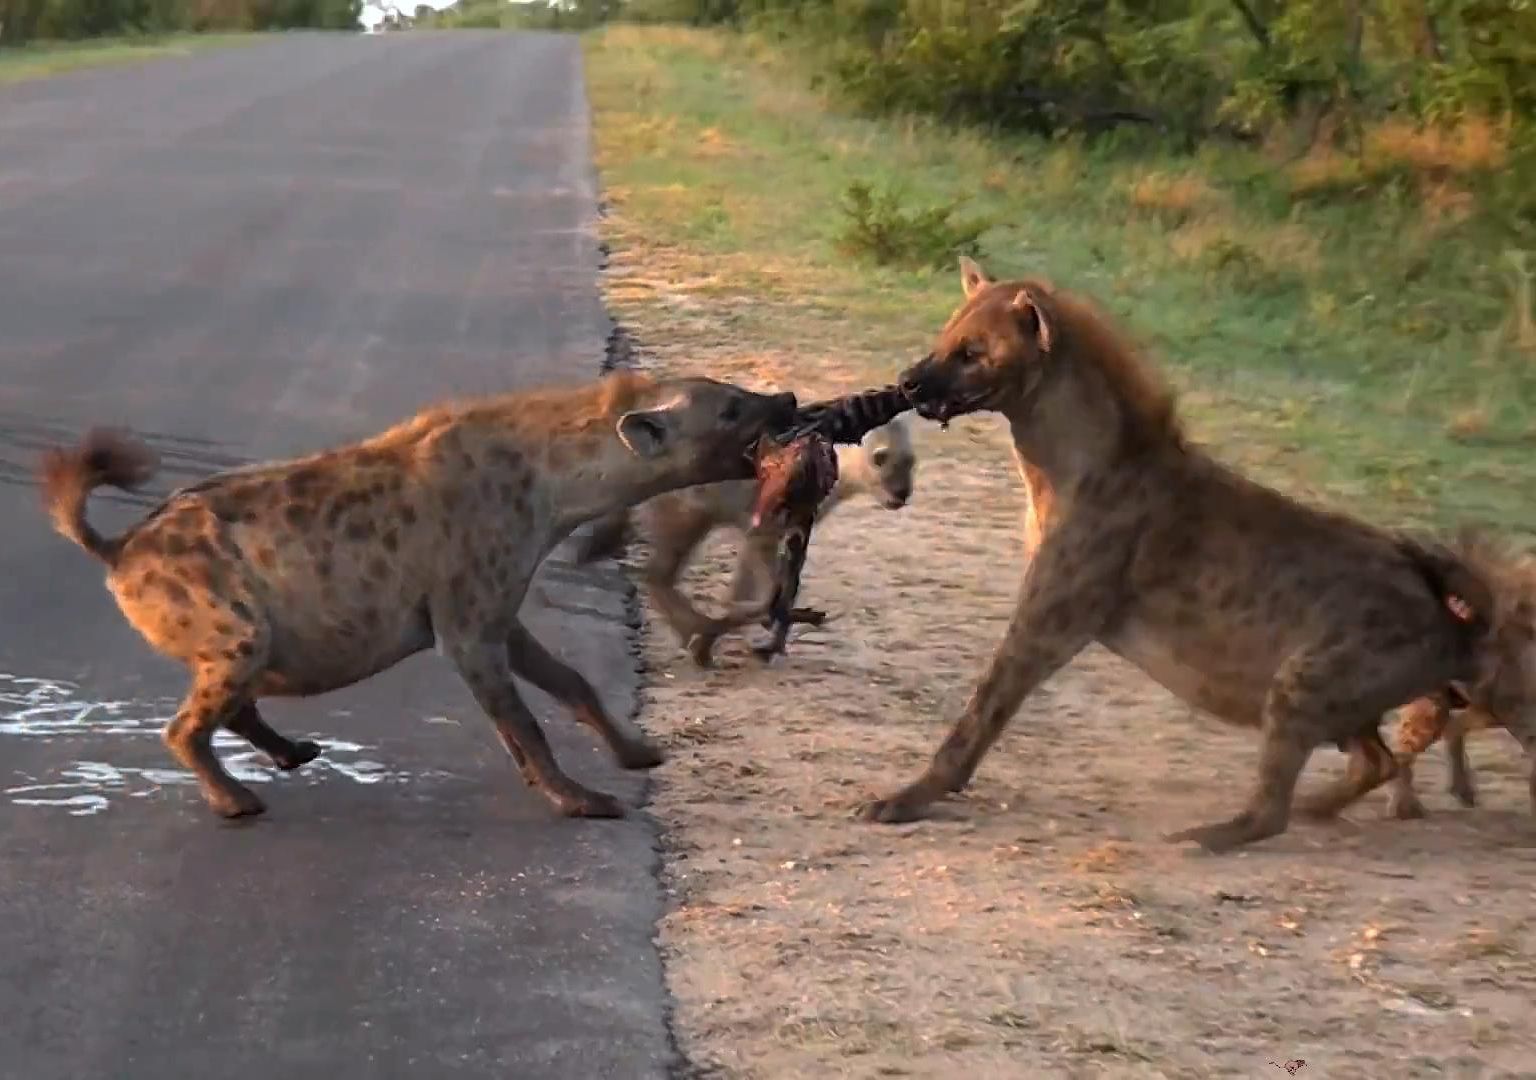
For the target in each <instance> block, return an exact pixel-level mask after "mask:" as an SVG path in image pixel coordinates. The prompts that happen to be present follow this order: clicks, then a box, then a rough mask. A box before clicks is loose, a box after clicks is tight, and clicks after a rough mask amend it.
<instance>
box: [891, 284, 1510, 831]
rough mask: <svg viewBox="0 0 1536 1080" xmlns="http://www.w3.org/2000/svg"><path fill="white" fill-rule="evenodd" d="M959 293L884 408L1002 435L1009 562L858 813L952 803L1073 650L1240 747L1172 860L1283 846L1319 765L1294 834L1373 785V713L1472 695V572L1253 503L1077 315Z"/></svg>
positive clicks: (1401, 542)
mask: <svg viewBox="0 0 1536 1080" xmlns="http://www.w3.org/2000/svg"><path fill="white" fill-rule="evenodd" d="M961 280H962V284H963V287H964V293H965V299H964V301H963V303H962V304H961V305H960V306H959V308H957V309H956V311H955V312H954V314H953V315H952V316H951V317H950V319H949V321H948V322H947V324H946V325H945V326H944V327H943V329H942V330H941V331H940V333H939V334H938V337H937V340H936V341H935V343H934V346H933V350H932V352H931V353H930V354H929V355H928V356H927V357H926V358H924V359H923V360H922V361H920V362H919V363H917V364H915V365H913V366H912V367H911V368H909V369H908V370H907V371H906V372H904V373H903V376H902V388H903V390H904V391H905V392H906V393H907V396H908V397H909V398H910V399H911V400H912V402H913V403H914V404H915V405H916V407H917V410H918V412H919V414H920V415H922V416H924V417H926V418H928V419H931V420H938V421H941V422H943V421H947V420H948V419H950V418H951V417H954V416H959V415H963V414H967V413H974V412H981V411H990V412H996V413H1000V414H1001V415H1002V416H1004V417H1005V418H1006V419H1007V420H1008V422H1009V424H1010V426H1011V429H1012V434H1013V442H1014V451H1015V455H1016V457H1017V460H1018V462H1019V466H1020V472H1021V474H1022V477H1023V479H1024V482H1025V484H1026V485H1027V486H1028V488H1029V495H1030V515H1029V522H1030V523H1029V526H1028V528H1029V530H1030V533H1031V534H1032V535H1030V536H1029V537H1028V539H1027V542H1026V547H1028V548H1030V549H1031V550H1030V557H1029V560H1028V564H1027V566H1026V567H1025V568H1024V577H1023V583H1022V587H1021V589H1020V592H1019V596H1018V602H1017V605H1016V608H1015V611H1014V614H1013V618H1012V621H1011V623H1010V625H1009V628H1008V630H1007V632H1006V634H1005V636H1004V638H1003V641H1002V642H1001V644H1000V645H999V646H998V648H997V650H996V653H995V655H994V656H993V658H992V661H991V664H990V666H989V667H988V669H987V671H986V672H985V674H984V675H983V676H982V678H981V680H980V682H979V683H978V685H977V687H976V689H975V691H974V693H973V694H972V695H971V698H970V700H969V701H968V702H967V703H966V705H965V708H964V710H963V712H962V714H961V716H960V718H959V720H958V721H957V722H956V724H955V725H954V727H953V730H952V731H951V732H950V733H949V735H948V736H947V737H946V738H945V739H944V741H943V742H942V744H941V745H940V746H939V748H938V750H937V752H936V753H935V754H934V757H933V760H932V762H931V763H930V765H929V766H928V768H927V769H926V770H925V771H924V772H923V773H922V774H921V775H920V776H918V777H917V778H915V779H914V780H913V781H912V782H911V783H910V784H908V785H906V786H905V787H903V788H900V789H899V790H895V791H892V792H890V793H889V794H887V795H885V796H884V797H882V798H878V799H875V800H873V801H871V802H869V803H867V804H866V805H865V806H864V807H863V810H862V813H863V815H864V816H865V817H866V818H867V819H870V820H874V821H883V822H896V821H906V820H910V819H912V818H915V817H918V816H920V815H921V814H922V813H923V811H924V809H925V808H926V807H927V806H928V805H929V804H931V803H932V802H934V801H935V800H937V799H940V798H942V797H943V796H944V795H945V794H946V793H948V792H954V791H960V790H962V789H963V788H965V787H966V786H967V785H968V784H969V783H970V780H971V778H972V776H973V774H974V773H975V771H976V768H977V766H978V765H979V764H980V763H981V760H982V758H983V757H984V756H985V754H986V753H987V751H988V749H990V747H991V746H992V744H993V743H994V742H995V741H996V739H997V738H998V736H999V735H1000V734H1001V733H1002V730H1003V728H1004V727H1005V726H1006V725H1007V723H1008V722H1009V720H1010V719H1011V718H1012V717H1013V715H1014V713H1015V712H1016V711H1017V710H1018V709H1019V707H1020V705H1021V704H1022V703H1023V701H1024V700H1025V698H1027V697H1028V696H1029V694H1030V693H1031V692H1032V691H1033V690H1034V689H1035V688H1036V687H1038V686H1039V685H1040V684H1041V683H1042V682H1044V681H1045V680H1046V679H1047V678H1049V677H1050V676H1051V675H1052V674H1054V673H1055V672H1057V671H1058V670H1060V668H1061V667H1062V666H1064V665H1065V664H1066V663H1068V662H1069V661H1070V660H1072V658H1073V657H1075V656H1076V655H1077V654H1078V653H1079V652H1080V651H1081V650H1082V649H1083V648H1084V647H1085V646H1087V645H1088V644H1090V643H1092V642H1099V643H1101V644H1103V645H1104V646H1105V647H1107V648H1109V649H1110V650H1111V651H1113V652H1115V653H1117V654H1119V655H1120V656H1122V657H1124V658H1125V659H1127V660H1129V661H1130V662H1132V663H1133V664H1135V665H1137V666H1138V667H1140V668H1141V669H1142V671H1144V672H1145V673H1146V674H1147V675H1148V676H1150V677H1151V678H1152V679H1154V680H1156V681H1157V682H1159V683H1160V684H1162V685H1163V686H1164V687H1166V688H1167V689H1168V690H1170V691H1172V692H1173V693H1174V694H1176V695H1178V696H1179V697H1180V698H1182V699H1183V700H1184V701H1186V702H1188V703H1190V704H1191V705H1194V706H1196V707H1198V708H1201V709H1204V710H1205V711H1207V712H1209V713H1212V714H1214V715H1215V716H1217V717H1219V718H1221V719H1224V720H1226V721H1228V722H1231V723H1234V724H1239V725H1243V726H1247V727H1251V728H1254V729H1256V730H1257V731H1258V732H1259V733H1260V750H1259V763H1258V776H1257V780H1256V783H1255V786H1254V787H1253V789H1252V792H1251V795H1250V797H1249V799H1248V804H1247V806H1246V808H1245V809H1244V810H1243V811H1242V812H1241V813H1239V814H1237V815H1236V816H1235V817H1233V818H1232V819H1230V820H1228V821H1222V822H1217V823H1213V824H1209V825H1202V826H1198V827H1195V828H1189V829H1184V830H1182V831H1179V832H1176V833H1174V834H1172V835H1171V836H1170V837H1169V839H1170V840H1194V841H1197V842H1198V843H1199V844H1200V845H1202V846H1203V847H1205V848H1206V849H1208V850H1211V851H1225V850H1229V849H1231V848H1235V847H1237V846H1239V845H1243V844H1248V843H1252V842H1254V841H1257V840H1262V839H1264V838H1265V837H1269V836H1274V835H1276V834H1278V833H1281V832H1284V831H1285V829H1286V828H1287V827H1288V825H1289V822H1290V818H1291V813H1292V799H1293V795H1294V792H1295V788H1296V782H1297V778H1298V777H1299V776H1300V774H1301V771H1302V768H1303V766H1305V764H1306V762H1307V760H1308V758H1309V757H1310V756H1311V754H1312V751H1313V750H1314V749H1315V748H1317V747H1318V746H1320V745H1324V744H1336V745H1338V746H1340V747H1341V748H1344V749H1347V751H1348V752H1349V754H1350V762H1349V769H1348V774H1347V775H1346V776H1345V777H1344V778H1342V779H1341V780H1340V781H1339V782H1337V783H1336V784H1334V785H1332V786H1330V787H1329V788H1327V789H1326V790H1322V791H1319V792H1316V793H1313V794H1312V795H1310V796H1308V797H1304V798H1302V799H1299V800H1297V809H1299V810H1300V811H1301V812H1302V813H1305V814H1307V815H1310V816H1317V817H1327V816H1330V815H1333V814H1336V813H1338V812H1339V810H1341V809H1342V808H1343V807H1345V806H1347V805H1349V804H1350V803H1352V802H1354V801H1355V800H1356V799H1358V798H1359V797H1360V796H1361V795H1363V794H1364V793H1366V792H1367V791H1370V790H1372V789H1373V788H1375V787H1377V786H1379V785H1380V784H1382V783H1384V782H1385V781H1386V780H1388V779H1389V778H1390V777H1391V776H1392V774H1393V772H1394V769H1395V763H1394V760H1393V757H1392V754H1391V753H1390V751H1389V750H1388V749H1387V747H1386V746H1385V744H1384V743H1383V741H1382V738H1381V734H1380V724H1381V721H1382V719H1383V716H1384V714H1385V713H1386V712H1387V711H1388V710H1391V709H1393V708H1396V707H1397V706H1400V705H1403V704H1406V703H1407V702H1410V701H1413V700H1415V699H1417V698H1420V697H1424V696H1426V695H1430V694H1434V693H1438V692H1440V691H1441V690H1443V689H1444V688H1445V687H1447V686H1448V685H1450V684H1451V683H1452V682H1454V681H1457V680H1465V679H1467V678H1469V677H1470V676H1471V674H1472V672H1473V670H1474V668H1475V666H1476V662H1477V657H1478V655H1479V652H1480V650H1482V649H1483V648H1484V646H1485V643H1486V637H1487V633H1488V620H1487V618H1486V617H1485V616H1486V614H1487V613H1488V612H1489V611H1490V609H1491V606H1492V584H1491V583H1490V582H1489V580H1488V579H1487V577H1486V575H1484V574H1482V573H1480V572H1479V570H1478V569H1477V567H1476V566H1475V564H1473V563H1472V562H1470V561H1469V560H1466V559H1464V558H1461V557H1459V556H1458V555H1457V554H1456V553H1455V552H1453V551H1451V550H1450V549H1448V548H1446V547H1444V546H1441V545H1437V544H1429V543H1420V542H1417V541H1415V540H1413V539H1411V538H1408V537H1405V536H1401V535H1398V534H1396V533H1392V532H1389V531H1386V530H1383V529H1379V528H1376V527H1373V526H1372V525H1370V524H1367V523H1366V522H1364V521H1361V520H1359V519H1357V518H1355V517H1353V516H1350V515H1345V514H1337V513H1329V512H1326V511H1324V510H1322V509H1319V508H1316V507H1313V506H1309V505H1306V504H1304V503H1302V502H1300V501H1298V500H1296V499H1292V498H1290V497H1288V496H1286V495H1284V494H1282V493H1280V492H1278V491H1274V490H1272V489H1270V488H1267V487H1265V486H1263V485H1261V484H1258V483H1256V482H1255V481H1253V480H1251V479H1249V478H1248V477H1245V476H1244V475H1242V474H1241V473H1240V472H1238V471H1237V470H1235V469H1233V468H1231V467H1230V466H1228V465H1226V464H1224V463H1222V462H1220V461H1218V460H1217V459H1216V458H1215V457H1213V456H1212V455H1210V454H1209V453H1207V452H1206V451H1205V450H1203V449H1201V448H1200V447H1198V446H1196V445H1194V444H1193V443H1191V442H1190V441H1188V440H1187V439H1186V438H1185V435H1184V430H1183V427H1182V425H1181V423H1180V421H1179V418H1178V413H1177V408H1176V400H1175V396H1174V394H1173V392H1172V391H1171V389H1170V388H1169V387H1168V386H1167V385H1166V383H1165V382H1164V381H1163V380H1162V379H1161V378H1160V377H1159V376H1158V374H1157V373H1156V371H1155V369H1154V368H1153V367H1152V365H1151V364H1150V363H1149V362H1148V361H1147V360H1146V359H1145V358H1144V357H1143V356H1141V355H1140V354H1139V353H1138V351H1137V350H1136V349H1135V348H1134V347H1133V346H1132V345H1131V343H1130V342H1129V341H1128V340H1127V339H1126V338H1125V337H1124V336H1123V335H1122V334H1120V333H1119V332H1118V331H1117V330H1116V329H1115V328H1114V327H1113V325H1112V323H1111V321H1110V320H1109V319H1108V318H1107V317H1106V316H1105V315H1104V314H1103V313H1102V312H1100V311H1099V310H1098V309H1097V308H1096V307H1095V306H1094V305H1092V304H1091V302H1089V301H1088V300H1086V299H1085V298H1082V297H1079V296H1075V295H1073V294H1071V293H1068V292H1066V291H1065V290H1061V289H1057V288H1055V287H1054V286H1053V285H1051V284H1050V283H1049V282H1046V281H1043V280H1040V279H1035V278H1026V279H1019V280H1007V281H997V280H993V279H992V278H991V277H989V276H988V275H987V274H986V273H985V272H984V271H983V270H982V269H981V268H980V267H979V266H977V265H976V264H975V263H974V262H972V261H970V260H966V261H965V262H964V263H963V264H962V267H961ZM1453 597H1455V598H1460V599H1461V600H1463V601H1465V602H1466V606H1467V607H1468V608H1469V609H1470V611H1471V612H1473V613H1474V617H1472V618H1469V619H1463V618H1461V617H1459V616H1458V615H1457V614H1456V613H1455V612H1454V611H1453V610H1452V608H1451V605H1450V602H1449V601H1450V600H1451V599H1452V598H1453Z"/></svg>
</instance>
